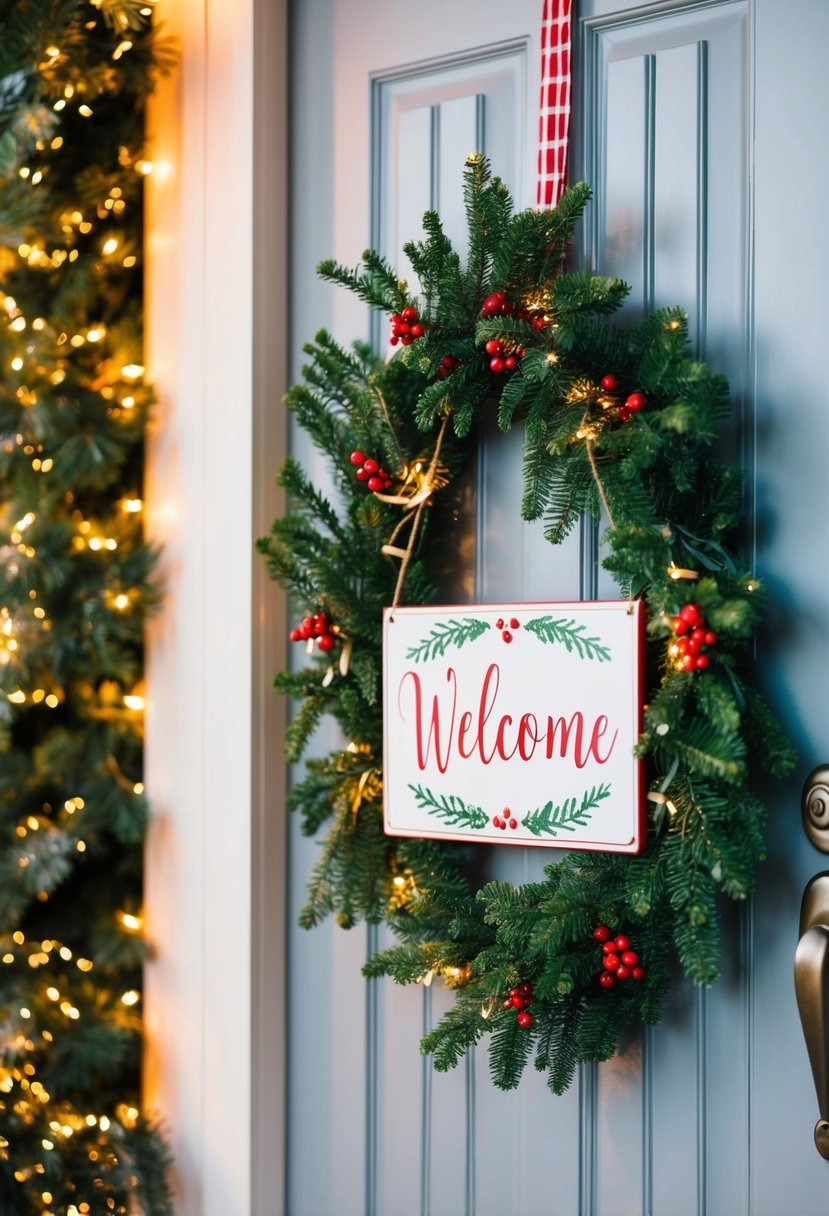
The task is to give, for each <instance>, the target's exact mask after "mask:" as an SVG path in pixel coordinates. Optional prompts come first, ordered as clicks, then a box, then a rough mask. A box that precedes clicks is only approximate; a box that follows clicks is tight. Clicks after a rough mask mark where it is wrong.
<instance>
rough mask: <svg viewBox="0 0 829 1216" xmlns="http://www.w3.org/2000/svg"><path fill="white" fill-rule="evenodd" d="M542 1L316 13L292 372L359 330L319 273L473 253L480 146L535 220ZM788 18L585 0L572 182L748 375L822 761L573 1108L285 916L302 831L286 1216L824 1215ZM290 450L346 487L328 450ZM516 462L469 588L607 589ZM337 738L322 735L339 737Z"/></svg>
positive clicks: (806, 10)
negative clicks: (799, 1002) (530, 506)
mask: <svg viewBox="0 0 829 1216" xmlns="http://www.w3.org/2000/svg"><path fill="white" fill-rule="evenodd" d="M541 7H542V6H541V0H513V2H512V3H511V4H509V5H504V4H502V3H497V2H496V0H454V2H453V3H452V4H446V3H438V0H420V3H418V4H417V5H404V4H402V3H399V2H398V0H383V2H382V3H381V2H380V0H360V3H357V2H356V0H301V2H300V0H297V2H296V3H295V4H294V6H293V33H292V48H291V49H292V62H293V114H294V118H293V169H292V186H291V189H292V204H293V221H292V241H291V246H292V257H293V260H292V267H291V272H292V281H293V290H292V301H291V309H290V323H291V326H292V332H293V349H294V351H295V352H296V353H295V363H294V369H293V372H294V376H295V377H296V375H297V374H298V371H299V364H300V361H301V360H300V355H299V350H300V346H301V343H302V342H303V341H304V340H306V339H307V338H309V337H310V336H311V335H312V334H313V333H314V332H315V331H316V330H317V329H319V328H320V327H321V326H325V327H327V328H329V329H331V330H332V331H333V332H334V334H335V335H336V336H337V337H338V338H340V339H342V340H348V339H350V338H353V337H363V336H366V335H367V334H369V332H370V322H369V318H368V316H367V315H366V312H365V310H364V309H363V307H362V306H361V305H360V304H359V303H358V302H356V301H355V300H354V299H352V298H350V297H348V296H347V295H346V294H345V293H344V292H338V291H336V290H335V289H334V288H332V287H329V286H324V285H321V284H319V283H318V282H317V281H316V280H315V278H314V267H315V265H316V263H317V262H318V261H320V260H321V259H322V258H325V257H334V258H336V259H337V260H339V261H341V262H345V263H350V264H356V262H357V261H358V260H359V257H360V254H361V251H362V250H363V249H364V248H365V247H366V246H367V245H368V244H374V245H376V246H378V247H379V248H380V249H381V250H382V251H383V252H384V253H385V254H386V255H387V256H388V257H389V258H390V259H391V260H392V261H394V262H396V263H397V264H398V265H399V266H400V268H401V271H402V272H404V273H405V266H404V263H403V261H402V257H401V255H400V252H399V251H400V246H401V244H402V242H403V241H404V240H405V239H408V238H410V237H417V236H418V234H419V216H420V214H421V212H422V211H423V210H424V209H425V208H426V207H430V206H435V207H438V208H439V209H440V211H441V212H442V214H443V215H444V218H445V220H446V225H447V228H448V231H449V232H450V234H451V235H452V236H453V237H455V236H460V235H461V232H462V228H461V227H459V225H460V222H461V201H460V175H461V171H462V164H463V160H464V157H465V155H466V154H467V153H468V152H469V151H472V150H476V149H481V148H482V149H483V150H484V151H485V152H486V153H487V154H488V155H489V156H490V157H491V158H492V160H493V164H494V167H495V170H496V172H498V173H500V174H501V175H502V176H503V177H504V178H505V180H506V181H507V183H508V185H509V186H510V187H511V189H512V190H513V192H514V194H515V196H516V200H517V202H518V204H519V205H520V206H526V205H528V204H529V203H530V202H531V201H532V193H531V187H532V167H533V164H534V139H535V135H536V118H535V110H536V105H537V97H538V62H539V37H538V34H539V26H540V19H541ZM783 7H784V6H781V5H779V4H776V3H774V0H755V2H754V3H751V0H720V2H717V0H714V2H712V0H698V2H696V3H683V2H681V0H665V2H664V3H647V4H646V3H636V2H632V3H628V4H621V3H619V2H618V0H583V2H582V3H581V5H580V6H579V8H578V17H577V22H576V27H577V28H576V52H577V53H576V65H577V76H576V82H575V88H574V108H575V110H576V115H577V117H576V130H575V133H574V149H573V156H574V161H575V166H576V170H577V172H578V173H579V174H580V175H583V176H585V177H586V178H587V180H589V181H590V182H591V184H592V185H593V186H594V189H595V191H596V198H595V200H594V202H593V204H592V206H591V208H590V212H589V216H588V219H587V221H586V222H585V225H584V228H583V231H582V234H581V237H580V249H579V253H578V256H579V257H580V259H581V260H582V261H583V262H584V264H586V265H588V266H594V267H596V268H597V269H599V270H600V271H601V272H603V273H608V274H619V275H622V276H623V277H624V278H626V279H627V280H628V281H629V282H630V283H631V284H632V288H633V290H632V298H631V303H630V306H629V308H630V312H631V314H632V315H636V314H637V313H641V311H642V310H643V309H646V308H649V307H651V306H654V305H660V304H668V303H678V304H681V305H682V306H683V307H685V308H686V309H687V310H688V311H689V313H690V316H691V321H692V333H693V337H694V341H695V343H696V344H697V347H698V349H699V351H700V353H701V354H702V355H703V356H704V357H705V358H707V359H708V360H709V361H710V362H711V363H712V364H713V365H714V366H715V367H716V368H717V369H718V370H722V371H725V372H726V373H727V374H728V376H729V378H730V380H731V383H732V387H733V393H734V405H735V411H734V425H733V430H732V434H731V436H730V438H729V442H730V443H731V444H732V446H733V451H734V452H735V455H736V457H737V458H739V459H740V460H741V461H742V462H743V463H744V464H745V466H746V467H747V469H748V471H749V478H748V484H747V491H746V523H747V544H748V545H750V546H752V547H753V549H754V551H755V553H756V562H757V565H758V567H759V570H760V572H761V573H764V574H767V575H768V577H769V580H770V582H771V585H772V587H773V589H774V591H775V595H776V596H777V608H776V611H777V613H778V617H777V619H776V620H775V622H774V624H773V626H772V627H771V631H770V637H769V638H766V639H761V641H760V643H759V645H758V661H759V662H760V663H761V664H762V667H763V675H764V678H765V681H766V684H767V688H768V691H769V694H770V696H771V698H772V700H773V702H775V703H776V704H777V706H778V708H779V709H780V711H781V712H782V713H783V715H784V716H785V717H786V719H787V722H788V724H789V727H790V729H791V730H793V731H794V732H795V735H796V737H797V741H798V744H799V745H800V746H801V748H802V751H803V762H802V765H801V769H800V771H799V773H798V777H797V781H796V782H793V783H792V785H791V786H790V787H789V788H787V789H784V790H777V789H775V790H769V791H766V793H767V794H768V797H769V798H770V799H771V800H772V801H773V803H774V805H773V815H772V822H771V826H770V829H769V844H770V847H769V861H768V862H767V864H766V866H765V868H764V870H763V873H762V875H761V879H760V885H759V890H758V894H757V896H756V898H755V900H754V901H753V902H752V903H751V904H750V905H749V906H747V907H746V908H744V909H742V910H741V911H740V912H739V913H737V912H735V911H734V909H731V908H728V909H724V910H723V921H724V925H723V927H724V932H725V934H726V942H727V947H726V951H725V962H724V968H723V978H722V979H721V981H720V982H719V984H718V985H717V986H716V987H715V988H714V989H713V990H711V991H710V992H707V993H701V992H695V991H693V990H692V989H691V988H690V987H688V986H685V985H683V984H679V985H678V986H677V988H676V990H675V993H674V996H673V997H672V1001H671V1005H670V1008H669V1009H668V1011H667V1014H666V1017H665V1019H664V1021H663V1023H662V1024H661V1025H660V1026H659V1027H657V1028H656V1029H655V1030H649V1031H647V1032H644V1033H642V1034H639V1035H635V1036H633V1037H632V1038H631V1040H630V1041H628V1042H626V1043H625V1044H623V1046H622V1048H621V1050H620V1052H619V1053H618V1055H617V1057H616V1058H615V1059H614V1060H612V1061H610V1062H609V1063H607V1064H604V1065H601V1066H598V1067H594V1066H587V1067H584V1068H582V1069H581V1071H580V1073H579V1074H578V1076H577V1078H576V1080H575V1082H574V1084H573V1086H572V1088H571V1090H570V1091H569V1092H568V1094H566V1095H565V1096H564V1097H563V1098H553V1097H551V1096H550V1094H549V1092H548V1091H547V1089H546V1087H545V1085H544V1082H543V1078H540V1077H539V1076H538V1075H537V1074H535V1073H533V1072H532V1071H531V1070H530V1071H529V1072H528V1074H527V1075H526V1076H525V1079H524V1080H523V1081H522V1084H521V1086H520V1088H519V1090H518V1091H517V1092H516V1093H514V1094H502V1093H499V1092H497V1091H494V1090H493V1089H492V1088H491V1086H490V1084H489V1080H488V1073H487V1064H486V1057H485V1049H482V1050H481V1051H480V1052H479V1053H478V1057H477V1058H476V1057H475V1056H473V1057H472V1058H471V1059H470V1060H469V1061H468V1062H467V1063H466V1064H464V1065H462V1066H461V1067H460V1068H459V1069H458V1070H456V1071H455V1072H454V1073H450V1074H448V1075H441V1076H438V1075H435V1074H433V1073H432V1072H431V1071H430V1068H429V1065H428V1063H427V1062H425V1061H422V1060H421V1059H420V1057H419V1055H418V1052H417V1044H418V1039H419V1038H420V1035H421V1034H422V1033H423V1031H424V1029H427V1028H428V1027H429V1026H430V1025H431V1024H433V1022H434V1020H435V1019H436V1018H437V1017H438V1016H439V1015H440V1013H441V1012H442V1010H443V1009H444V1008H446V1007H447V1003H448V998H447V997H446V994H444V993H443V992H441V991H440V990H439V989H438V986H437V985H433V986H432V988H430V989H426V990H420V989H418V990H410V989H398V988H395V987H393V986H392V985H391V984H390V983H383V984H372V985H371V986H366V984H365V982H364V981H363V980H362V978H361V976H360V966H361V964H362V962H363V961H364V960H365V958H366V955H367V953H370V952H371V951H372V950H373V949H374V948H376V947H377V945H378V944H380V945H382V944H383V943H384V941H385V937H384V934H383V932H380V931H378V930H376V929H368V930H366V929H365V928H358V929H353V930H350V931H348V932H345V931H343V930H341V929H338V928H336V927H335V926H333V925H326V926H323V927H322V928H320V929H317V930H314V931H313V932H310V933H307V932H304V931H302V930H300V929H298V928H295V927H293V926H294V925H295V922H296V914H297V912H298V909H299V907H300V906H301V904H302V902H303V898H304V886H305V881H306V878H307V875H308V873H309V870H310V867H311V864H312V862H313V859H314V855H315V851H316V845H315V844H314V843H313V842H309V841H307V840H305V839H303V838H302V837H301V836H300V834H299V832H298V831H297V830H296V828H295V826H294V825H291V828H290V838H289V842H288V848H289V883H290V889H289V899H290V905H291V918H292V927H291V928H290V930H289V957H290V967H289V974H288V977H287V983H286V993H285V999H286V1003H287V1006H288V1013H289V1073H290V1080H289V1103H288V1128H289V1130H288V1146H287V1149H288V1154H287V1155H288V1171H289V1172H288V1180H287V1212H288V1213H289V1216H332V1214H333V1213H335V1212H336V1213H337V1214H338V1216H462V1214H463V1216H505V1214H507V1213H521V1216H625V1214H630V1216H641V1214H643V1213H647V1214H649V1216H650V1214H652V1216H693V1214H703V1213H705V1214H706V1216H738V1214H743V1213H744V1214H745V1216H749V1214H752V1216H812V1214H814V1216H817V1214H818V1213H823V1212H825V1211H826V1210H827V1208H829V1165H827V1164H826V1163H825V1162H823V1161H822V1160H821V1159H820V1158H819V1157H818V1156H817V1154H816V1153H815V1150H814V1148H813V1146H812V1139H811V1136H812V1125H813V1123H814V1120H815V1118H816V1117H817V1111H816V1108H815V1099H814V1093H813V1089H812V1084H811V1078H810V1074H809V1068H808V1062H807V1058H806V1053H805V1048H804V1046H803V1042H802V1037H801V1034H800V1028H799V1023H798V1021H797V1015H796V1011H795V1006H794V998H793V992H792V983H791V961H792V956H793V950H794V945H795V942H796V935H797V915H798V906H799V900H800V894H801V891H802V888H803V885H804V884H805V882H806V881H807V879H808V878H809V877H811V875H812V873H813V872H814V871H816V870H818V869H820V868H822V866H821V860H820V858H819V855H818V854H816V853H815V852H814V851H813V850H812V849H811V847H810V846H809V845H807V843H806V841H805V838H804V837H803V835H802V832H801V829H800V825H799V816H798V815H797V813H796V806H797V796H798V792H799V784H800V782H801V781H802V779H803V777H804V776H805V773H806V772H807V771H808V770H809V769H810V768H811V767H812V765H813V764H815V763H817V762H818V761H825V760H827V759H829V756H827V748H829V738H827V737H826V736H827V733H829V732H827V731H826V730H825V729H824V728H823V717H824V715H823V712H822V701H823V697H822V695H821V694H822V692H823V690H824V689H825V688H826V687H827V685H829V670H827V668H829V650H827V647H826V645H825V643H824V640H823V639H824V634H825V632H826V627H827V623H829V586H827V585H826V582H825V580H822V579H821V564H822V553H823V551H824V550H825V549H826V548H827V547H829V536H827V535H826V533H827V531H829V523H827V518H829V516H827V512H826V511H825V510H824V509H823V504H822V503H821V501H820V494H821V486H822V485H823V483H824V481H825V477H824V473H823V467H822V466H823V459H824V455H823V454H824V453H825V452H826V451H829V412H827V411H826V409H825V408H824V405H823V402H824V396H825V384H824V382H825V379H826V376H825V371H824V368H823V364H822V353H823V347H824V345H825V342H824V340H823V332H822V325H821V319H822V311H823V310H822V307H821V305H822V300H821V290H822V280H823V277H824V276H823V272H822V268H823V267H825V266H826V264H827V258H826V254H827V249H826V241H827V238H826V235H825V224H824V223H823V218H822V210H821V200H822V198H823V197H824V196H825V189H824V187H823V185H822V183H823V178H824V177H825V175H826V170H825V168H824V158H823V157H822V154H821V146H822V145H821V140H820V130H821V128H820V124H821V122H822V121H823V119H822V116H823V115H825V114H826V113H827V112H828V111H829V107H828V106H827V103H829V96H827V94H829V84H827V80H828V79H829V74H827V73H826V72H825V66H824V62H823V60H824V57H825V48H826V47H827V46H829V6H827V5H826V4H825V3H822V2H821V0H799V2H798V4H797V5H796V6H791V12H789V11H788V10H787V11H786V12H785V13H783V12H782V11H781V10H782V9H783ZM795 19H796V25H795ZM786 21H788V23H789V24H788V27H787V25H786V24H785V22H786ZM375 329H376V332H375V333H374V334H373V337H374V338H375V339H377V340H379V338H380V329H379V325H378V323H377V322H375ZM292 446H293V451H294V453H295V454H296V455H298V456H299V457H300V458H301V459H302V460H303V461H304V462H306V463H307V464H308V465H309V467H310V468H311V469H312V471H313V472H314V474H315V476H316V477H317V478H318V479H319V480H320V481H321V482H322V483H324V481H325V471H324V469H322V468H319V467H317V465H316V462H315V457H314V454H313V452H312V451H311V449H310V447H309V445H308V443H307V441H306V439H305V437H304V436H303V435H302V434H295V435H294V437H293V444H292ZM519 466H520V435H519V434H517V433H515V434H513V435H510V436H507V437H506V438H501V437H498V438H497V441H496V438H495V437H494V436H493V437H492V438H491V439H490V438H489V437H488V438H487V439H486V441H485V442H484V444H483V448H482V451H481V453H480V458H479V461H478V469H477V477H476V496H475V501H476V508H475V513H476V526H475V529H474V531H475V534H476V535H475V545H474V554H475V556H474V561H470V565H469V569H468V570H466V571H464V572H463V580H462V584H463V588H464V590H465V592H466V593H468V594H469V595H475V596H478V597H480V598H481V599H484V600H496V599H498V598H499V597H503V596H508V597H511V598H516V599H521V598H523V599H536V600H537V599H568V598H580V597H581V598H591V597H596V596H600V595H606V594H607V593H608V592H609V591H610V586H609V585H608V584H607V583H606V581H605V580H606V576H605V575H603V574H602V573H601V572H600V570H599V565H598V562H599V558H600V553H599V552H598V549H597V545H596V538H595V533H594V531H593V529H592V528H589V527H585V528H584V529H583V531H582V534H581V535H574V536H572V537H571V538H570V539H569V540H568V542H567V543H566V544H565V545H564V546H562V547H560V548H558V549H552V548H551V547H550V546H549V545H546V544H545V542H544V540H543V538H542V536H541V535H540V531H539V530H538V529H537V528H534V527H529V526H524V525H520V524H519V504H520V493H521V491H520V475H519V472H520V468H519ZM755 514H756V515H757V520H758V521H760V522H759V523H755ZM769 517H771V519H772V520H773V525H772V526H770V525H769V522H768V521H769ZM771 635H773V645H770V644H769V643H770V642H771ZM329 742H331V737H330V736H329V737H328V738H326V737H325V735H324V732H322V733H321V737H320V740H319V746H320V747H321V748H324V747H326V744H327V743H329ZM504 852H508V853H509V856H508V857H504V856H502V854H503V853H504ZM540 864H542V860H540V859H539V858H538V856H536V855H533V853H532V851H529V850H528V851H526V852H525V853H522V852H521V851H520V850H508V851H506V850H502V851H500V852H497V854H496V856H494V857H493V858H492V860H491V866H492V870H491V872H492V873H493V874H497V875H498V876H501V877H504V878H508V879H509V880H511V881H514V882H517V881H522V880H525V879H527V878H530V877H535V876H536V874H537V873H538V868H539V866H540Z"/></svg>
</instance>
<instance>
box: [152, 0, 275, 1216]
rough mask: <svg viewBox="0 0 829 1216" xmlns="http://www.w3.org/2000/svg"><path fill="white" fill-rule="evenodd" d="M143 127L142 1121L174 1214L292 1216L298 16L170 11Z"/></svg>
mask: <svg viewBox="0 0 829 1216" xmlns="http://www.w3.org/2000/svg"><path fill="white" fill-rule="evenodd" d="M158 12H159V18H160V20H161V21H162V22H163V27H164V32H165V33H168V34H172V35H173V36H174V37H175V39H176V42H177V50H178V58H179V62H178V66H177V69H176V72H175V74H174V76H173V77H171V78H170V79H169V80H168V81H165V82H163V83H162V85H161V87H160V88H159V91H158V94H157V96H156V97H155V98H154V100H153V104H152V109H151V112H150V134H151V137H152V145H153V147H152V152H151V156H152V159H153V162H154V165H155V171H154V173H153V175H152V177H151V178H150V180H149V183H148V185H149V189H148V203H147V280H146V282H147V295H146V309H147V350H146V363H147V368H148V376H149V377H150V378H151V379H152V381H153V382H154V383H155V385H156V387H157V390H158V394H159V404H158V407H157V409H156V415H155V420H154V423H153V427H152V432H151V435H150V441H149V445H148V458H147V489H146V498H147V525H148V533H149V536H150V538H151V539H152V540H153V541H154V542H155V543H157V544H159V545H160V546H161V547H162V560H161V580H162V583H163V589H164V600H163V606H162V610H161V612H160V613H159V615H158V617H157V619H156V620H155V621H154V623H153V625H152V627H151V630H150V633H149V638H148V697H147V701H148V715H147V764H146V784H147V789H148V792H149V795H150V799H151V805H152V809H153V820H152V825H151V829H150V834H149V840H148V846H147V861H146V914H147V927H148V933H149V936H150V939H151V941H152V942H153V945H154V955H153V959H152V961H151V962H150V964H149V965H148V968H147V978H146V1026H147V1050H146V1067H145V1090H146V1095H147V1102H148V1105H149V1106H150V1107H151V1108H154V1109H155V1110H156V1111H157V1112H158V1113H159V1114H160V1116H161V1118H162V1119H163V1121H164V1123H165V1124H166V1126H167V1129H168V1132H169V1136H170V1141H171V1145H172V1149H173V1152H174V1156H175V1171H174V1176H175V1181H176V1190H177V1202H178V1206H177V1211H178V1212H179V1213H180V1216H220V1214H221V1216H248V1214H253V1216H278V1214H279V1213H281V1212H282V1210H283V1200H282V1190H283V1182H282V1176H283V1158H282V1154H283V1143H284V1112H283V1102H284V1088H285V1087H284V1046H283V1043H284V1019H283V1015H282V1002H281V1000H280V999H279V994H280V993H281V991H282V983H283V972H284V951H283V942H284V910H283V902H284V889H285V883H284V874H283V872H282V867H283V866H284V848H283V847H282V844H281V841H282V839H283V835H284V815H283V809H282V798H281V792H282V789H283V786H284V780H283V774H282V769H281V760H280V752H281V749H280V745H279V727H280V722H281V713H282V710H281V707H279V706H278V705H277V704H276V699H275V697H274V696H273V691H272V685H271V679H272V673H273V671H274V670H275V669H276V667H277V666H279V665H280V662H281V660H282V658H283V656H282V655H281V654H280V653H279V644H278V642H277V639H278V638H280V637H284V628H283V626H284V608H283V606H282V604H281V600H280V598H279V597H278V596H277V595H276V593H275V591H274V589H273V588H272V586H271V585H270V584H269V582H268V580H267V578H266V575H265V572H264V571H263V569H262V564H261V561H260V559H259V558H258V557H257V556H256V554H255V552H254V547H253V546H254V539H255V537H256V536H257V535H260V534H262V533H263V532H265V531H266V530H267V528H268V526H269V523H270V521H271V519H272V518H273V516H274V514H275V513H276V510H277V507H278V503H277V501H276V493H275V490H273V488H272V487H273V478H274V472H275V469H276V467H277V465H278V463H279V459H280V456H281V454H282V453H283V451H284V447H285V443H284V430H285V427H284V419H283V416H282V413H281V411H280V409H279V401H280V398H281V395H282V392H283V391H284V379H285V375H284V366H285V332H284V327H285V320H284V318H285V316H286V308H285V303H284V300H285V291H286V250H287V240H286V231H285V230H286V202H285V195H286V181H287V173H286V142H287V140H286V130H287V100H286V77H287V70H286V64H287V37H286V26H287V3H286V0H176V2H175V3H173V0H162V2H161V3H159V5H158Z"/></svg>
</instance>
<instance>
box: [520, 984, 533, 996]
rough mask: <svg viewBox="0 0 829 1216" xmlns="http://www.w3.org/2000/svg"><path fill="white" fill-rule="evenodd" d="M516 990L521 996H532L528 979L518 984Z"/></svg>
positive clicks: (531, 988)
mask: <svg viewBox="0 0 829 1216" xmlns="http://www.w3.org/2000/svg"><path fill="white" fill-rule="evenodd" d="M518 991H519V992H520V993H521V995H522V996H532V994H533V986H532V984H531V983H530V981H529V980H525V981H524V983H523V984H521V985H519V988H518Z"/></svg>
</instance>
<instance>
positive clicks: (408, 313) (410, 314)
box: [400, 304, 417, 321]
mask: <svg viewBox="0 0 829 1216" xmlns="http://www.w3.org/2000/svg"><path fill="white" fill-rule="evenodd" d="M400 316H401V318H402V320H404V321H416V320H417V309H416V308H412V306H411V304H407V305H406V307H405V308H404V309H403V311H402V312H401V314H400Z"/></svg>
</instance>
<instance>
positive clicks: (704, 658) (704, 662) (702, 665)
mask: <svg viewBox="0 0 829 1216" xmlns="http://www.w3.org/2000/svg"><path fill="white" fill-rule="evenodd" d="M710 663H711V660H710V659H709V657H708V655H707V654H698V655H697V657H696V658H695V659H694V667H695V668H696V670H697V671H705V669H706V667H708V666H710Z"/></svg>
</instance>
